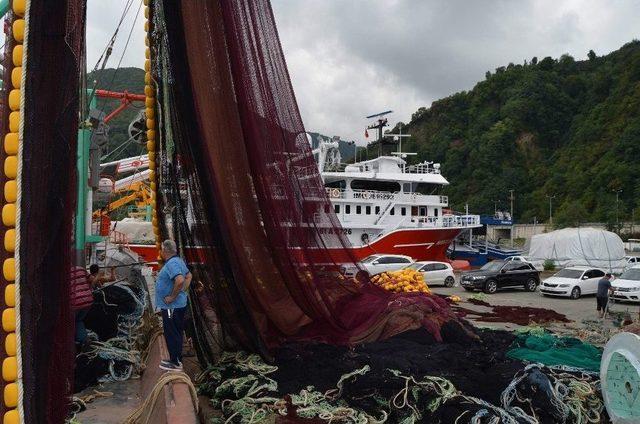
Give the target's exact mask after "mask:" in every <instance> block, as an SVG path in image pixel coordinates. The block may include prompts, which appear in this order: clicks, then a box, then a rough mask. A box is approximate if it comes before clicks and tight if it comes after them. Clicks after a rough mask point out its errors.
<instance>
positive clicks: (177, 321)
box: [162, 306, 187, 365]
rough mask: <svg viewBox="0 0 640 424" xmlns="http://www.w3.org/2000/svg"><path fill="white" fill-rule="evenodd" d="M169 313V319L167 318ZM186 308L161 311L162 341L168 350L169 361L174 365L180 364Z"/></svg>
mask: <svg viewBox="0 0 640 424" xmlns="http://www.w3.org/2000/svg"><path fill="white" fill-rule="evenodd" d="M169 311H171V317H169ZM186 311H187V307H186V306H185V307H184V308H174V309H171V310H168V309H162V329H163V330H164V339H165V341H166V342H167V350H169V360H170V361H171V362H173V364H174V365H178V364H180V363H182V337H183V330H184V315H185V313H186Z"/></svg>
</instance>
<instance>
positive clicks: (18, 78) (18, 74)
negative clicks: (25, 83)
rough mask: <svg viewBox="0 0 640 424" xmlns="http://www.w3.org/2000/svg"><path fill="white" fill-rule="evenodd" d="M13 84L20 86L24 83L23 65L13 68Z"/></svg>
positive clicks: (16, 86)
mask: <svg viewBox="0 0 640 424" xmlns="http://www.w3.org/2000/svg"><path fill="white" fill-rule="evenodd" d="M11 85H12V86H13V88H20V86H21V85H22V66H16V67H15V68H13V69H12V70H11Z"/></svg>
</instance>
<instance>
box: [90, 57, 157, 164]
mask: <svg viewBox="0 0 640 424" xmlns="http://www.w3.org/2000/svg"><path fill="white" fill-rule="evenodd" d="M96 82H97V87H96V88H98V89H102V90H109V91H118V92H123V91H125V90H126V91H128V92H129V93H132V94H144V70H142V69H139V68H119V69H117V70H116V69H105V70H103V71H96V72H91V73H90V74H88V75H87V85H88V87H89V88H93V86H94V84H95V83H96ZM97 103H98V109H99V110H101V111H102V112H104V113H105V115H108V114H109V113H111V112H112V111H113V110H115V109H116V108H117V107H118V106H120V100H113V99H100V98H98V99H97ZM142 108H144V104H143V103H142V102H136V103H133V104H132V105H130V106H129V107H128V108H127V109H125V110H124V111H122V112H121V113H120V114H119V115H117V116H116V117H115V118H114V119H113V120H112V121H111V122H110V123H109V151H113V149H115V148H117V147H118V146H121V145H122V143H124V142H125V141H126V140H127V139H128V138H129V135H128V132H127V131H128V128H129V123H130V122H131V121H132V120H134V119H135V117H136V116H137V114H138V112H139V111H140V109H142ZM145 150H146V146H142V145H137V144H135V143H128V144H127V147H124V148H123V149H121V150H119V151H117V152H116V153H115V154H113V155H111V156H110V157H109V158H108V159H107V160H116V159H122V158H125V157H130V156H134V155H138V154H140V152H142V151H145Z"/></svg>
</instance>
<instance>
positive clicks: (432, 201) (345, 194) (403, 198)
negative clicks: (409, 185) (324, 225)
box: [325, 187, 449, 207]
mask: <svg viewBox="0 0 640 424" xmlns="http://www.w3.org/2000/svg"><path fill="white" fill-rule="evenodd" d="M325 191H326V192H327V195H328V196H329V198H330V199H346V200H381V201H390V200H393V201H396V202H402V203H405V204H429V205H437V206H445V207H446V206H448V205H449V197H448V196H438V195H428V194H418V193H402V192H397V193H391V192H388V191H378V190H358V189H355V190H353V189H352V190H346V189H341V188H331V187H325Z"/></svg>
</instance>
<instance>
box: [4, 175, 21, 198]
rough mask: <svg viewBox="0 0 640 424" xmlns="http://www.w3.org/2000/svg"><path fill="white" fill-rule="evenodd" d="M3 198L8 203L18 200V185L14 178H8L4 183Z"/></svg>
mask: <svg viewBox="0 0 640 424" xmlns="http://www.w3.org/2000/svg"><path fill="white" fill-rule="evenodd" d="M4 200H5V202H9V203H13V202H15V201H16V200H18V185H17V184H16V181H15V180H9V181H7V182H6V183H4Z"/></svg>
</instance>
